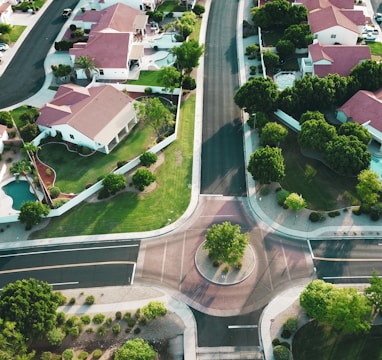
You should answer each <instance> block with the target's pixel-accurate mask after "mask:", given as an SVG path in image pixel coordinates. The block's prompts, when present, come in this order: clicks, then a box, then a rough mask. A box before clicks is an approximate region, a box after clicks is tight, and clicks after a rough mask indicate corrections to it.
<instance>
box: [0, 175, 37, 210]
mask: <svg viewBox="0 0 382 360" xmlns="http://www.w3.org/2000/svg"><path fill="white" fill-rule="evenodd" d="M29 187H30V186H29V184H28V182H27V181H23V180H19V181H16V180H14V181H11V182H10V183H8V184H7V185H4V186H3V187H2V189H3V191H4V192H5V193H6V194H7V195H8V196H10V197H11V198H12V199H13V204H12V208H13V209H14V210H20V208H21V205H22V204H23V203H24V202H27V201H34V200H36V197H35V196H34V194H33V193H32V192H31V191H30V190H29Z"/></svg>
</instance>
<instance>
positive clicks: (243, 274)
mask: <svg viewBox="0 0 382 360" xmlns="http://www.w3.org/2000/svg"><path fill="white" fill-rule="evenodd" d="M204 243H205V241H203V242H202V243H201V244H200V245H199V247H198V249H197V250H196V253H195V266H196V268H197V270H198V272H199V274H200V275H201V276H203V277H204V278H205V279H206V280H208V281H209V282H211V283H213V284H216V285H222V286H229V285H236V284H239V283H241V282H243V281H244V280H246V279H247V278H248V277H249V276H250V275H251V274H252V272H253V270H254V269H255V254H254V252H253V249H252V247H251V246H250V245H247V248H246V250H245V252H244V256H243V262H242V264H243V265H242V267H241V268H240V270H236V269H234V270H232V269H230V271H228V273H227V274H224V273H223V269H224V268H225V267H226V265H225V264H222V265H220V266H219V267H215V266H213V264H212V261H211V259H210V258H209V257H208V251H207V250H205V249H203V245H204Z"/></svg>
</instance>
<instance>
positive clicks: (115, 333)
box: [111, 324, 121, 335]
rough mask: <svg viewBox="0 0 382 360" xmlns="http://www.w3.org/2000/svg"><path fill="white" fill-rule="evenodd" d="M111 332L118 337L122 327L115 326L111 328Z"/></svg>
mask: <svg viewBox="0 0 382 360" xmlns="http://www.w3.org/2000/svg"><path fill="white" fill-rule="evenodd" d="M111 331H112V332H113V334H114V335H118V334H119V333H120V332H121V325H119V324H114V325H113V327H112V328H111Z"/></svg>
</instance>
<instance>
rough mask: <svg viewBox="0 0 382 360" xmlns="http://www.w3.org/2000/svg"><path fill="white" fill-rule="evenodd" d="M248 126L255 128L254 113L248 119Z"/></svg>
mask: <svg viewBox="0 0 382 360" xmlns="http://www.w3.org/2000/svg"><path fill="white" fill-rule="evenodd" d="M247 124H248V126H249V127H250V128H251V129H253V128H254V127H255V117H254V116H253V115H250V116H249V118H248V120H247Z"/></svg>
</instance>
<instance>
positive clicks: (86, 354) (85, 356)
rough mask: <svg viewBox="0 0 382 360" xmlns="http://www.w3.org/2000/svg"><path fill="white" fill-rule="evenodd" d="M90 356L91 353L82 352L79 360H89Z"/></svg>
mask: <svg viewBox="0 0 382 360" xmlns="http://www.w3.org/2000/svg"><path fill="white" fill-rule="evenodd" d="M88 356H89V353H88V352H86V351H81V352H80V355H78V360H85V359H87V358H88Z"/></svg>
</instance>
